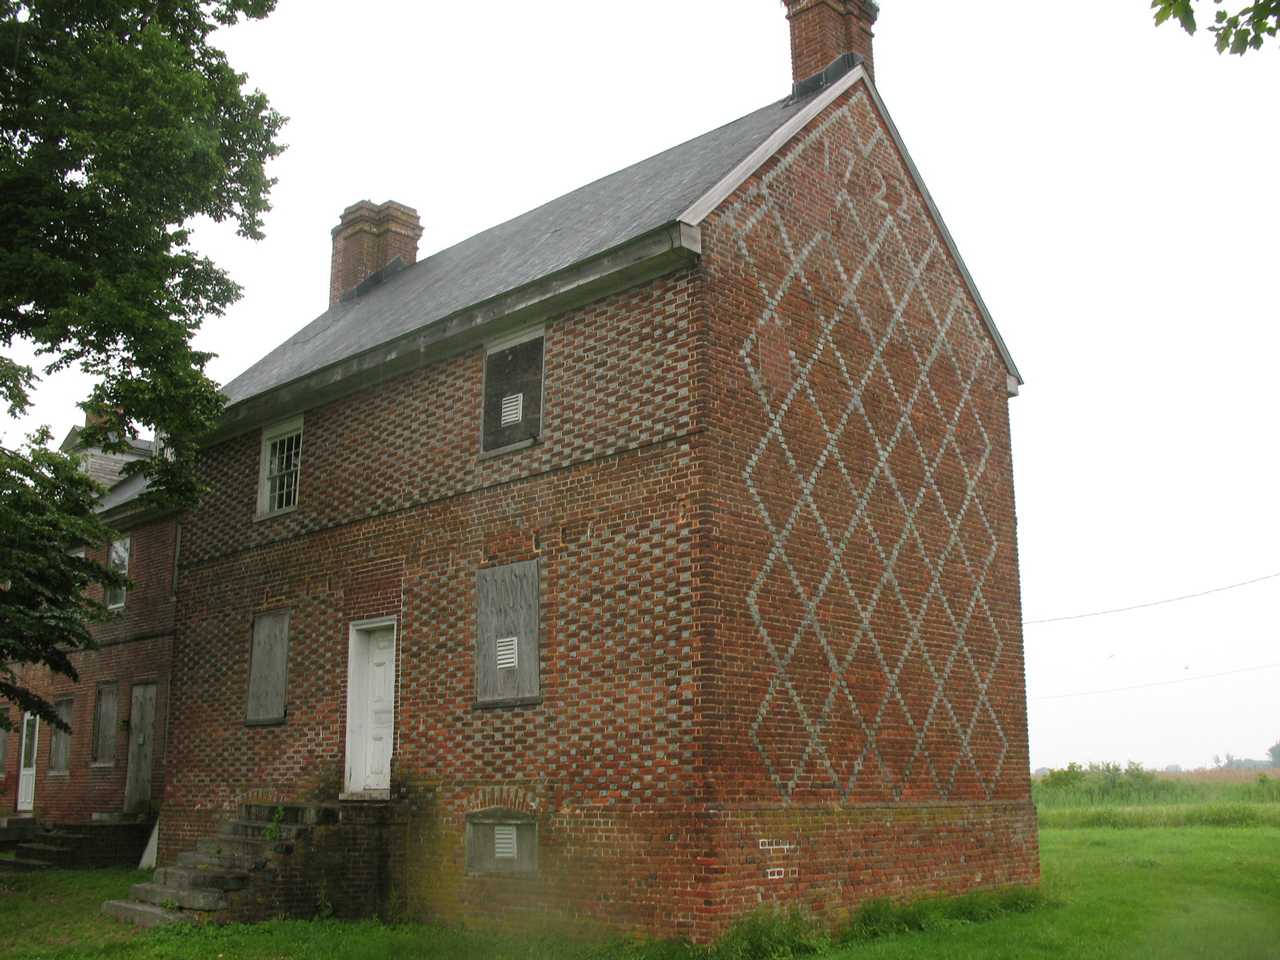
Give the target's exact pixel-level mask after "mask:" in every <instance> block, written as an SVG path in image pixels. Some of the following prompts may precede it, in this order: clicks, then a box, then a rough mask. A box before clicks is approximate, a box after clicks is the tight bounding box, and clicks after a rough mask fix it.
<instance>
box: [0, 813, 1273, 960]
mask: <svg viewBox="0 0 1280 960" xmlns="http://www.w3.org/2000/svg"><path fill="white" fill-rule="evenodd" d="M1041 848H1042V852H1043V860H1044V875H1045V884H1044V887H1043V891H1044V896H1040V895H1037V894H1034V893H1028V892H1025V891H1023V892H1009V893H1006V894H1003V895H988V896H979V897H964V898H958V899H951V900H931V901H925V902H924V903H920V904H914V905H905V906H890V905H886V904H873V905H871V906H870V907H869V908H868V909H867V910H865V911H864V912H863V913H862V914H861V915H860V917H859V918H858V919H857V921H856V922H855V923H854V924H853V926H852V927H848V928H846V929H845V930H844V931H843V932H842V933H841V935H839V936H837V937H835V938H833V937H830V936H827V935H824V934H821V933H818V932H817V931H815V930H814V929H813V928H812V927H811V926H810V925H809V924H807V923H806V922H805V921H804V920H803V918H800V917H797V916H789V917H788V916H784V917H782V918H771V917H761V916H757V917H754V918H748V919H747V920H746V921H745V922H744V923H742V924H741V925H739V927H738V928H736V929H735V930H734V931H733V932H732V933H731V935H730V936H728V937H726V938H725V939H724V940H723V941H721V943H720V944H718V945H716V946H715V947H713V948H711V949H706V948H695V947H690V946H688V945H686V944H680V943H653V942H648V943H614V944H607V945H600V944H580V943H573V942H571V941H567V940H558V939H554V938H550V939H532V938H525V939H515V938H508V937H498V936H489V935H484V934H478V933H473V932H466V931H462V930H441V929H435V928H430V927H420V926H415V925H410V924H402V925H395V926H384V925H381V924H378V923H373V922H365V923H359V924H343V923H338V922H334V921H322V922H314V923H305V922H293V921H277V922H271V923H266V924H261V925H259V926H256V927H243V926H230V927H225V928H216V927H199V928H196V927H188V928H170V929H169V930H163V931H152V932H148V933H141V934H139V933H135V932H134V931H133V930H132V929H131V928H129V927H126V926H122V925H116V924H114V923H113V922H112V921H108V920H105V919H102V918H100V917H99V916H98V913H97V910H98V905H99V903H100V902H101V901H102V900H104V899H108V898H111V897H118V896H122V895H123V893H124V892H125V891H126V890H127V888H128V886H129V884H130V883H133V882H136V880H137V879H138V877H139V876H140V875H139V874H138V872H137V871H128V870H96V871H50V872H49V873H45V874H40V875H36V876H34V877H32V878H30V879H28V878H26V877H21V878H18V880H17V881H11V880H4V881H0V883H3V884H4V885H5V886H3V887H0V955H4V956H6V957H12V958H15V960H16V958H26V960H30V958H34V957H43V958H47V960H82V958H90V957H93V958H107V960H111V958H117V960H124V958H129V960H135V958H136V960H196V958H200V960H204V958H209V960H218V958H219V957H222V958H226V960H230V958H232V957H234V958H237V960H294V958H297V960H303V958H307V960H310V958H326V960H382V958H385V957H389V956H390V957H397V958H398V957H405V958H421V960H445V958H448V960H506V958H518V960H765V958H779V960H783V958H788V957H815V958H830V960H1040V958H1054V960H1189V958H1197V957H1212V958H1214V960H1228V958H1229V960H1235V958H1242V960H1280V830H1277V829H1275V828H1274V827H1266V826H1263V827H1259V826H1233V827H1219V826H1191V827H1178V828H1172V827H1134V828H1132V829H1126V830H1116V829H1113V828H1112V827H1110V826H1106V827H1096V828H1075V829H1068V830H1064V829H1046V830H1043V831H1042V833H1041ZM15 883H16V884H17V886H15V885H14V884H15ZM1046 899H1047V901H1048V903H1047V904H1046V903H1045V900H1046Z"/></svg>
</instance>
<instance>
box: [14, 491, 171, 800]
mask: <svg viewBox="0 0 1280 960" xmlns="http://www.w3.org/2000/svg"><path fill="white" fill-rule="evenodd" d="M178 529H179V522H178V520H177V518H175V517H172V516H171V517H166V518H163V519H160V520H155V521H151V522H149V523H146V524H144V525H142V526H140V527H137V528H135V529H133V530H129V531H126V532H127V533H128V535H129V536H130V545H129V576H130V577H131V578H132V579H133V581H134V583H135V585H136V587H135V589H133V590H131V591H129V592H128V594H127V595H126V596H125V605H124V610H123V616H122V618H121V619H119V620H116V621H114V622H111V623H106V624H100V625H98V626H96V627H94V631H93V632H94V637H95V639H96V640H97V641H98V644H99V649H97V650H85V651H81V652H78V653H74V654H72V656H71V662H72V665H73V666H74V667H75V669H76V672H77V673H78V674H79V682H78V683H77V682H73V681H72V680H70V679H68V678H66V677H61V676H59V677H55V676H52V675H51V674H50V672H49V671H48V670H47V669H45V668H43V667H27V668H26V669H25V670H24V671H23V672H22V677H23V680H24V682H25V683H27V684H29V685H30V686H31V687H32V689H35V690H37V691H39V692H40V693H41V695H43V696H44V697H45V698H46V699H47V700H49V701H50V702H53V701H54V700H56V699H58V698H61V697H68V696H69V697H71V698H72V721H71V725H72V733H71V743H70V761H69V764H68V769H67V772H66V773H51V772H50V771H49V758H50V755H51V749H50V744H51V738H52V735H53V728H52V727H50V726H49V725H48V724H42V725H41V728H40V739H39V750H38V757H37V766H36V770H37V775H36V789H35V810H34V812H35V813H36V815H37V816H38V817H40V818H41V819H42V820H80V819H85V820H87V819H89V818H90V817H91V816H92V815H93V814H94V813H119V812H120V811H122V810H123V809H124V799H125V783H126V779H127V778H126V774H127V771H128V760H129V740H130V736H129V731H127V730H126V729H125V728H124V726H123V724H124V721H126V720H131V719H132V717H131V709H132V703H133V687H134V686H135V685H137V684H142V683H154V684H155V685H156V710H155V736H154V741H153V743H154V747H153V765H152V774H151V798H152V804H153V805H154V806H157V807H158V806H159V803H160V801H161V798H162V797H163V796H164V779H165V760H166V756H165V752H166V728H167V725H168V698H169V660H170V652H171V644H172V639H173V617H174V608H175V602H174V592H173V588H174V575H175V564H174V559H175V558H174V552H175V549H176V548H177V541H178ZM90 556H91V557H93V558H94V559H97V560H99V561H105V560H106V551H105V549H103V550H98V551H90ZM102 684H117V685H118V690H119V692H118V698H119V699H118V702H117V707H116V727H115V760H114V761H113V762H111V763H94V762H93V761H92V755H93V737H94V729H93V726H94V712H95V709H96V703H97V689H98V687H99V686H100V685H102ZM11 716H12V717H13V719H14V721H15V723H16V722H17V720H18V714H17V711H16V710H15V711H14V712H13V713H12V714H11ZM20 740H21V737H20V735H19V733H18V732H17V731H15V732H14V733H13V734H12V735H11V737H10V742H9V750H8V755H7V759H6V768H7V771H6V776H5V778H4V780H3V781H0V783H2V784H3V786H2V787H0V789H3V790H4V791H5V792H4V794H3V796H4V806H5V807H6V808H8V809H13V806H14V804H15V802H16V799H17V782H18V766H17V765H18V745H19V743H20Z"/></svg>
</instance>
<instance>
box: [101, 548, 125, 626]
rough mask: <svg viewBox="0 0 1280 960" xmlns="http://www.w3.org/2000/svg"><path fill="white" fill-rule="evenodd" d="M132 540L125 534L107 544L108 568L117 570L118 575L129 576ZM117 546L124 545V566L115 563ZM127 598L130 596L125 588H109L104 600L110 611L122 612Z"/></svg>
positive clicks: (122, 552)
mask: <svg viewBox="0 0 1280 960" xmlns="http://www.w3.org/2000/svg"><path fill="white" fill-rule="evenodd" d="M131 539H132V538H131V537H130V536H129V534H125V535H124V536H123V537H120V538H119V539H118V540H112V541H111V542H110V543H108V544H107V566H109V567H110V568H111V569H112V570H115V571H116V572H117V573H123V574H124V575H125V576H126V577H127V576H128V575H129V550H130V548H131V547H132V544H131V543H130V540H131ZM116 544H121V545H122V548H121V555H123V558H124V563H123V565H117V564H116V563H114V562H113V557H114V555H116ZM126 596H128V591H127V590H125V589H124V587H115V588H112V587H108V588H107V590H106V595H105V596H104V597H103V600H104V602H105V603H106V605H107V609H108V610H120V609H122V608H123V607H124V601H125V597H126Z"/></svg>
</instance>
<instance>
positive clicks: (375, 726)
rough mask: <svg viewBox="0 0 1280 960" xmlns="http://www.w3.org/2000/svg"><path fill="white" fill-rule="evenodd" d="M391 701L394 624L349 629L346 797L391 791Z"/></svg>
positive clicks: (392, 710) (394, 652)
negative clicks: (349, 794)
mask: <svg viewBox="0 0 1280 960" xmlns="http://www.w3.org/2000/svg"><path fill="white" fill-rule="evenodd" d="M395 700H396V628H395V624H394V623H380V624H373V625H368V626H355V627H352V628H351V656H350V661H349V670H348V676H347V777H346V792H347V793H351V794H355V793H369V792H371V791H379V792H385V791H389V790H390V789H391V748H392V745H393V743H394V742H395Z"/></svg>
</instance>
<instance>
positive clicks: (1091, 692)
mask: <svg viewBox="0 0 1280 960" xmlns="http://www.w3.org/2000/svg"><path fill="white" fill-rule="evenodd" d="M1224 589H1226V588H1224ZM1270 667H1280V663H1264V664H1262V665H1261V666H1257V667H1242V668H1241V669H1239V670H1226V671H1224V672H1223V673H1206V674H1205V675H1204V676H1202V677H1182V678H1181V679H1178V680H1160V681H1158V682H1156V683H1139V684H1136V685H1134V686H1132V687H1112V688H1111V689H1109V690H1082V691H1081V692H1079V693H1051V694H1049V695H1048V696H1045V697H1027V699H1028V700H1061V699H1063V698H1064V697H1091V696H1093V695H1094V694H1096V693H1121V692H1122V691H1125V690H1142V689H1144V688H1146V687H1167V686H1168V685H1169V684H1171V683H1191V682H1193V681H1195V680H1210V679H1212V678H1213V677H1229V676H1231V675H1232V674H1236V673H1251V672H1253V671H1254V670H1266V669H1268V668H1270Z"/></svg>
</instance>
